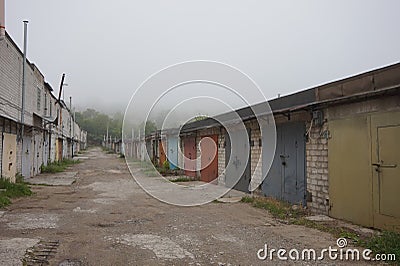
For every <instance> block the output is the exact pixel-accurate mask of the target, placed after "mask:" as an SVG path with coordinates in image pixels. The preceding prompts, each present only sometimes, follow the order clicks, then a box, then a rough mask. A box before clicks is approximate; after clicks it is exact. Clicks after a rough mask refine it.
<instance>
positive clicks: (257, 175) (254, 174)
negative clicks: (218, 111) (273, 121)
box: [245, 119, 262, 189]
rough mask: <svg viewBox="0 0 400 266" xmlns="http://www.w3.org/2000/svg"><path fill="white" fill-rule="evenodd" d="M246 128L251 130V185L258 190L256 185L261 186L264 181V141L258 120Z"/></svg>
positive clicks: (254, 120)
mask: <svg viewBox="0 0 400 266" xmlns="http://www.w3.org/2000/svg"><path fill="white" fill-rule="evenodd" d="M245 126H246V128H250V129H251V133H250V134H251V135H250V156H251V157H250V158H251V162H250V164H251V165H250V166H251V167H250V168H251V170H250V171H251V183H250V186H251V187H252V189H256V188H257V187H254V186H256V185H255V184H260V183H261V179H262V141H261V130H260V127H259V125H258V122H257V119H252V120H249V121H246V122H245Z"/></svg>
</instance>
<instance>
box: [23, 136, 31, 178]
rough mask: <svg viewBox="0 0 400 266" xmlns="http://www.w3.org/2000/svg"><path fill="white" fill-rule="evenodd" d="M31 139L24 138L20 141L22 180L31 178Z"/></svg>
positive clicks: (28, 137)
mask: <svg viewBox="0 0 400 266" xmlns="http://www.w3.org/2000/svg"><path fill="white" fill-rule="evenodd" d="M31 154H32V151H31V137H30V136H24V137H23V140H22V176H23V177H24V178H29V177H31V176H32V175H31V163H32V160H31Z"/></svg>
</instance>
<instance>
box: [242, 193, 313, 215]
mask: <svg viewBox="0 0 400 266" xmlns="http://www.w3.org/2000/svg"><path fill="white" fill-rule="evenodd" d="M241 202H245V203H251V204H252V205H253V206H254V207H256V208H260V209H265V210H267V211H268V212H269V213H271V214H272V216H274V217H275V218H279V219H289V218H292V219H293V218H298V217H302V216H304V215H305V211H304V210H303V209H302V208H301V207H299V208H297V209H293V208H292V206H291V205H290V204H288V203H286V202H282V201H278V200H276V199H273V198H255V197H243V198H242V199H241Z"/></svg>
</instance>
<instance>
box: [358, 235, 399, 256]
mask: <svg viewBox="0 0 400 266" xmlns="http://www.w3.org/2000/svg"><path fill="white" fill-rule="evenodd" d="M360 244H361V245H362V246H364V247H366V248H369V249H371V250H372V251H373V252H374V253H375V254H395V255H396V259H399V258H400V233H395V232H390V231H383V232H382V234H381V235H376V236H374V237H372V238H370V239H368V240H366V241H362V242H361V243H360Z"/></svg>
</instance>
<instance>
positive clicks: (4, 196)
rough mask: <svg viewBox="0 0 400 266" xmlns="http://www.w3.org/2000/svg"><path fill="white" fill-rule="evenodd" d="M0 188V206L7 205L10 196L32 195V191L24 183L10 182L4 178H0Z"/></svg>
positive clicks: (9, 201)
mask: <svg viewBox="0 0 400 266" xmlns="http://www.w3.org/2000/svg"><path fill="white" fill-rule="evenodd" d="M0 190H1V191H0V208H3V207H5V206H7V205H9V204H10V203H11V200H10V199H12V198H18V197H24V196H30V195H32V191H31V190H30V188H29V187H28V186H27V185H26V184H25V183H11V182H10V181H9V180H7V179H4V178H0Z"/></svg>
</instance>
